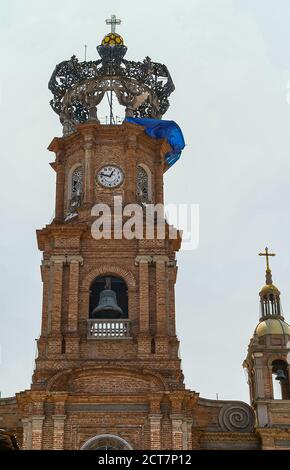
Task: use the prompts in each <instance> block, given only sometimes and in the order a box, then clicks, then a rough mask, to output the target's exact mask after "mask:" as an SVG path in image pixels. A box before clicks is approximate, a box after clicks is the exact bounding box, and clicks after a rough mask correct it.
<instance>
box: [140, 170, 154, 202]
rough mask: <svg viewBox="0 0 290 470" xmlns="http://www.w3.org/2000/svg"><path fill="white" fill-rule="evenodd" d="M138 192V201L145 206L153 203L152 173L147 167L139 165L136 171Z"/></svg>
mask: <svg viewBox="0 0 290 470" xmlns="http://www.w3.org/2000/svg"><path fill="white" fill-rule="evenodd" d="M136 192H137V198H138V200H139V201H140V202H141V203H143V204H149V203H152V202H153V200H152V199H153V197H152V173H151V171H150V169H149V168H148V166H147V165H145V164H144V163H139V164H138V165H137V171H136Z"/></svg>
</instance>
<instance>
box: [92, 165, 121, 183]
mask: <svg viewBox="0 0 290 470" xmlns="http://www.w3.org/2000/svg"><path fill="white" fill-rule="evenodd" d="M123 181H124V173H123V171H122V170H121V168H119V167H118V166H116V165H106V166H103V167H102V168H101V169H100V170H99V171H98V173H97V182H98V183H99V184H100V185H101V186H103V187H104V188H116V187H117V186H119V185H120V184H122V183H123Z"/></svg>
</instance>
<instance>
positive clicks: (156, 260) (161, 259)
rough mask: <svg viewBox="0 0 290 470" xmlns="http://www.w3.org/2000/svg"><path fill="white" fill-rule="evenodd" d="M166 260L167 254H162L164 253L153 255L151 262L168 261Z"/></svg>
mask: <svg viewBox="0 0 290 470" xmlns="http://www.w3.org/2000/svg"><path fill="white" fill-rule="evenodd" d="M168 261H169V258H168V256H164V255H156V256H153V263H168Z"/></svg>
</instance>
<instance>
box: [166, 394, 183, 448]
mask: <svg viewBox="0 0 290 470" xmlns="http://www.w3.org/2000/svg"><path fill="white" fill-rule="evenodd" d="M169 398H170V401H171V416H170V418H171V426H172V449H173V450H183V448H184V440H185V435H184V434H185V427H184V414H183V411H182V404H183V400H184V392H178V391H177V392H172V393H170V395H169ZM186 437H187V429H186Z"/></svg>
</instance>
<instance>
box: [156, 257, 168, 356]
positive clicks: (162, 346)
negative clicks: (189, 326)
mask: <svg viewBox="0 0 290 470" xmlns="http://www.w3.org/2000/svg"><path fill="white" fill-rule="evenodd" d="M153 261H154V262H155V263H156V324H157V325H156V338H155V344H156V354H160V355H166V354H167V353H168V331H167V302H166V297H167V294H166V264H167V262H168V257H167V256H154V257H153Z"/></svg>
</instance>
